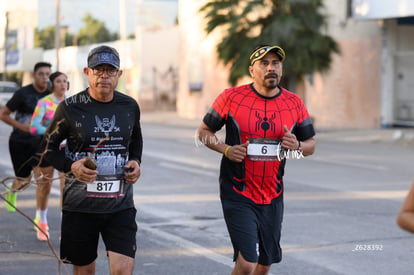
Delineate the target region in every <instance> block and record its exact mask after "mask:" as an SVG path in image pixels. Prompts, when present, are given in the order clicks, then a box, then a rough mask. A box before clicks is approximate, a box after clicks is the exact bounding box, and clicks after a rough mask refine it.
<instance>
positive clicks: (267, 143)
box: [247, 138, 285, 161]
mask: <svg viewBox="0 0 414 275" xmlns="http://www.w3.org/2000/svg"><path fill="white" fill-rule="evenodd" d="M284 150H285V149H283V148H282V145H281V140H280V139H266V138H251V139H249V145H248V146H247V157H248V158H249V159H250V160H253V161H275V160H281V159H282V158H281V156H282V155H283V154H282V153H283V151H284Z"/></svg>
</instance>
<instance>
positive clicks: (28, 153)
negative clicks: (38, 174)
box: [9, 136, 41, 178]
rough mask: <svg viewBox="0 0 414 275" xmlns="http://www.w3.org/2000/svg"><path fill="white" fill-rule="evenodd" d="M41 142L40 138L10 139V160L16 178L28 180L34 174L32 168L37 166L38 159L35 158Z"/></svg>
mask: <svg viewBox="0 0 414 275" xmlns="http://www.w3.org/2000/svg"><path fill="white" fill-rule="evenodd" d="M40 141H41V137H40V136H33V137H27V138H19V139H15V138H13V137H12V136H11V137H10V139H9V151H10V158H11V161H12V163H13V169H14V174H15V176H16V177H20V178H27V177H28V176H30V174H31V172H32V167H33V166H36V165H37V162H38V158H37V157H36V156H35V155H36V152H37V150H38V148H39V143H40Z"/></svg>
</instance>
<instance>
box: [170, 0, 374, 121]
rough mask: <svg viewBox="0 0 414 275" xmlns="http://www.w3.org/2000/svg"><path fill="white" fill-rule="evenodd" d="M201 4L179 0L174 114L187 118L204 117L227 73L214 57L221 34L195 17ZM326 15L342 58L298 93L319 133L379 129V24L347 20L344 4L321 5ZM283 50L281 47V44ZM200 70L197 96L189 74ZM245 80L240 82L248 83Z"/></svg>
mask: <svg viewBox="0 0 414 275" xmlns="http://www.w3.org/2000/svg"><path fill="white" fill-rule="evenodd" d="M203 3H205V1H191V0H180V1H179V21H180V34H181V36H180V43H181V50H182V54H181V58H180V86H179V97H178V104H177V111H178V113H179V115H181V116H184V117H190V118H198V117H200V118H201V117H202V115H203V114H204V113H205V112H206V111H207V109H208V107H209V106H210V105H211V103H212V101H213V100H214V98H215V97H216V96H217V95H218V93H220V92H221V91H222V90H223V89H224V88H226V87H228V86H229V84H228V82H227V77H228V68H224V67H223V66H222V65H221V64H220V63H219V62H218V61H217V57H216V53H215V49H214V47H215V40H217V39H218V37H219V34H217V33H214V34H212V35H211V36H208V37H206V36H205V34H204V31H203V29H204V25H203V22H202V19H201V16H200V15H199V14H198V13H197V10H198V9H199V7H200V6H202V4H203ZM325 7H326V9H325V13H326V14H327V15H328V16H329V24H328V26H327V28H326V30H325V31H326V33H327V34H328V35H330V36H333V38H334V39H336V40H337V42H338V43H339V46H340V48H341V52H342V54H341V55H335V56H334V57H333V63H332V69H331V70H330V71H329V72H328V73H326V74H323V75H322V74H315V75H312V76H306V77H305V83H304V85H298V87H297V88H298V89H299V88H300V87H304V88H303V89H304V91H303V92H302V91H300V93H299V94H300V96H302V97H303V99H304V101H305V102H306V104H307V107H308V109H309V112H310V114H311V116H312V117H313V118H314V122H315V125H316V127H318V128H367V127H368V128H377V127H379V125H380V64H381V63H380V59H381V58H380V56H381V28H380V26H379V25H378V23H377V21H356V20H352V19H349V18H348V17H347V1H346V0H330V1H327V0H326V1H325ZM282 46H283V45H282ZM194 70H196V71H201V73H200V74H199V75H201V76H200V77H199V79H200V81H201V82H202V84H203V86H202V87H203V88H202V91H201V92H191V91H190V90H189V88H188V83H189V82H190V79H189V76H191V74H189V71H194ZM250 81H251V80H250V79H249V78H248V77H246V78H245V79H244V80H242V81H240V83H248V82H250Z"/></svg>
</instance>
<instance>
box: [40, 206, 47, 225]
mask: <svg viewBox="0 0 414 275" xmlns="http://www.w3.org/2000/svg"><path fill="white" fill-rule="evenodd" d="M39 215H40V222H41V223H47V208H46V209H45V210H39Z"/></svg>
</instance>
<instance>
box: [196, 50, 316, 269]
mask: <svg viewBox="0 0 414 275" xmlns="http://www.w3.org/2000/svg"><path fill="white" fill-rule="evenodd" d="M284 59H285V52H284V50H283V49H282V48H281V47H279V46H261V47H258V48H257V49H256V50H254V51H253V53H252V54H251V56H250V64H251V65H250V67H249V71H250V75H251V76H252V78H253V83H251V84H248V85H242V86H239V87H233V88H229V89H226V90H225V91H223V92H222V93H221V94H220V95H219V96H218V97H217V98H216V100H215V101H214V103H213V105H212V107H211V108H210V110H209V111H208V113H207V114H206V115H205V116H204V119H203V122H202V124H201V125H200V128H199V132H198V134H199V139H200V140H201V141H202V142H203V143H204V144H205V145H206V146H208V147H209V148H211V149H213V150H215V151H217V152H220V153H223V155H224V156H223V158H222V161H221V168H220V198H221V202H222V207H223V213H224V219H225V221H226V225H227V229H228V231H229V235H230V238H231V242H232V244H233V248H234V261H235V262H236V264H235V267H234V270H233V273H234V274H253V273H254V274H268V271H269V269H270V266H271V264H272V263H277V262H280V261H281V259H282V250H281V248H280V244H279V242H280V234H281V224H282V219H283V191H284V188H283V175H284V167H285V164H286V159H288V158H301V157H303V156H307V155H311V154H312V153H313V152H314V150H315V139H314V135H315V131H314V129H313V126H312V122H311V119H310V117H309V114H308V111H307V110H306V107H305V105H304V104H303V102H302V100H301V99H300V98H299V97H298V96H297V95H296V94H294V93H291V92H289V91H288V90H286V89H284V88H282V87H280V86H279V82H280V78H281V77H282V62H283V61H284ZM224 125H225V126H226V137H225V141H224V142H223V141H220V140H218V138H217V137H216V135H215V132H217V131H218V130H220V129H221V128H222V127H223V126H224ZM233 273H232V274H233Z"/></svg>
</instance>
